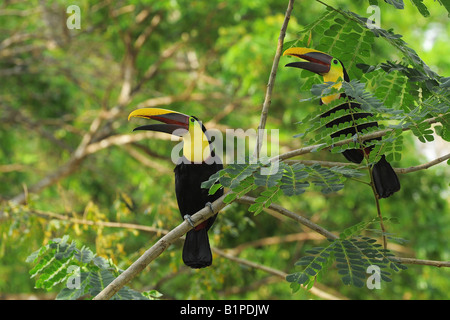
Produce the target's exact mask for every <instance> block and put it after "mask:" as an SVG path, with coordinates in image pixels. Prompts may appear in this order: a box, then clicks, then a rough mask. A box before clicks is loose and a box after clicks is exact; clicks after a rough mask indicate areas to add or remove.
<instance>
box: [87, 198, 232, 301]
mask: <svg viewBox="0 0 450 320" xmlns="http://www.w3.org/2000/svg"><path fill="white" fill-rule="evenodd" d="M225 196H226V194H224V195H223V196H222V197H220V198H219V199H217V200H216V201H214V202H213V203H212V205H211V208H212V210H210V208H209V207H205V208H203V209H201V210H200V211H198V212H196V213H195V214H193V215H192V216H191V220H192V222H193V223H194V225H195V226H196V225H198V224H200V223H201V222H203V221H205V220H206V219H208V218H210V217H212V216H213V215H214V214H216V213H218V212H219V211H220V210H222V209H223V208H225V206H226V205H225V203H224V202H223V199H225ZM191 229H192V226H191V225H190V224H189V223H188V222H187V221H183V222H182V223H181V224H180V225H178V226H177V227H175V228H174V229H172V230H171V231H170V232H169V233H167V234H166V235H165V236H163V237H162V238H161V239H160V240H159V241H158V242H156V243H155V244H154V245H153V246H152V247H151V248H150V249H148V250H147V251H146V252H145V253H144V254H143V255H142V256H141V257H140V258H139V259H138V260H136V261H135V262H134V263H133V264H132V265H131V266H130V267H129V268H128V269H127V270H125V271H124V272H123V273H121V274H120V275H119V276H118V277H117V278H116V279H114V281H112V282H111V283H110V284H109V285H108V286H107V287H106V288H105V289H104V290H102V291H101V292H100V293H99V294H98V295H97V296H95V297H94V300H107V299H110V298H111V297H112V296H113V295H114V294H116V292H118V291H119V290H120V289H121V288H122V287H123V286H124V285H126V284H127V283H128V282H129V281H130V280H131V279H133V278H134V277H135V276H136V275H137V274H139V273H140V272H141V271H142V270H144V269H145V267H147V265H148V264H149V263H150V262H152V261H153V260H155V259H156V258H157V257H158V256H159V255H160V254H161V253H162V252H164V251H165V250H166V249H167V248H168V247H169V246H170V245H171V244H172V243H173V242H174V241H176V240H177V239H179V238H180V237H181V236H183V235H184V234H185V233H187V232H188V231H189V230H191Z"/></svg>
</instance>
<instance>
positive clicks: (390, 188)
mask: <svg viewBox="0 0 450 320" xmlns="http://www.w3.org/2000/svg"><path fill="white" fill-rule="evenodd" d="M372 176H373V182H374V184H375V189H376V190H377V193H378V196H379V197H380V198H387V197H389V196H391V195H392V194H393V193H394V192H397V191H398V190H400V182H399V181H398V177H397V175H396V174H395V172H394V169H392V167H391V165H390V164H389V162H387V161H386V158H385V156H384V155H383V156H382V157H381V160H380V161H378V163H376V164H374V166H373V168H372Z"/></svg>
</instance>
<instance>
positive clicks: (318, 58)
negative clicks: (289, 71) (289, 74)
mask: <svg viewBox="0 0 450 320" xmlns="http://www.w3.org/2000/svg"><path fill="white" fill-rule="evenodd" d="M283 56H294V57H297V58H300V59H303V60H307V61H309V62H291V63H288V64H287V65H286V67H294V68H300V69H305V70H309V71H312V72H314V73H317V74H320V75H323V74H325V73H328V72H329V71H330V66H331V60H333V57H332V56H330V55H328V54H326V53H323V52H320V51H317V50H314V49H309V48H295V47H294V48H289V49H287V50H286V51H284V53H283Z"/></svg>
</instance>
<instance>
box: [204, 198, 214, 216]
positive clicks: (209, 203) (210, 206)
mask: <svg viewBox="0 0 450 320" xmlns="http://www.w3.org/2000/svg"><path fill="white" fill-rule="evenodd" d="M205 207H208V208H209V210H211V212H212V213H214V209H213V206H212V203H211V202H209V201H208V202H207V203H205Z"/></svg>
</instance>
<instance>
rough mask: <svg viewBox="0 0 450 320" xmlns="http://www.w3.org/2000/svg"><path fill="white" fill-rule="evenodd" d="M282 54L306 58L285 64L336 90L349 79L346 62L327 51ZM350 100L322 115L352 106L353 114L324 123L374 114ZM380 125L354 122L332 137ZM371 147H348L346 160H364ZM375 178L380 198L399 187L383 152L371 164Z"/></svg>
mask: <svg viewBox="0 0 450 320" xmlns="http://www.w3.org/2000/svg"><path fill="white" fill-rule="evenodd" d="M283 56H293V57H297V58H300V59H303V60H306V61H296V62H291V63H288V64H286V67H294V68H300V69H304V70H308V71H311V72H314V73H316V74H319V75H321V76H322V77H323V81H324V82H335V84H334V85H333V86H332V87H334V88H336V89H340V88H341V87H342V81H346V82H349V81H350V78H349V76H348V73H347V71H346V70H345V67H344V64H343V63H342V62H341V61H340V60H339V59H337V58H334V57H332V56H330V55H329V54H326V53H324V52H321V51H318V50H314V49H310V48H298V47H292V48H289V49H287V50H286V51H284V53H283ZM344 97H346V95H345V93H335V94H330V95H328V96H325V97H322V98H321V99H320V104H329V103H330V102H332V101H334V100H336V99H340V98H344ZM348 99H349V100H350V102H346V103H343V104H340V105H338V106H336V107H334V108H332V109H331V110H328V111H327V112H325V113H323V114H321V115H320V116H321V117H328V116H330V115H332V114H333V113H335V112H337V111H339V110H343V109H351V110H352V114H347V115H344V116H342V117H339V118H337V119H334V120H332V121H330V122H329V123H327V124H326V125H325V126H326V127H328V128H332V127H333V126H335V125H338V124H340V123H344V122H350V123H352V121H353V120H355V119H361V118H366V117H368V116H371V115H372V114H371V113H368V112H363V111H362V110H361V105H360V104H358V103H356V102H354V101H352V100H354V99H352V97H348ZM377 126H378V123H377V122H376V121H373V122H368V123H363V124H359V125H355V124H354V122H353V125H351V126H350V127H349V128H345V129H342V130H339V131H337V132H335V133H333V134H332V135H331V137H332V138H334V137H339V136H340V135H342V134H345V135H347V134H349V133H351V134H352V136H354V135H355V134H356V133H357V132H361V131H362V130H364V129H367V128H370V127H377ZM372 149H373V146H369V147H365V148H362V149H350V150H345V151H344V152H343V155H344V156H345V158H346V159H347V160H349V161H351V162H354V163H361V161H362V160H363V159H364V157H365V156H366V155H368V154H369V153H370V151H371V150H372ZM372 178H373V184H374V186H375V189H376V192H377V195H378V198H387V197H389V196H391V195H392V194H393V193H395V192H397V191H398V190H400V182H399V180H398V177H397V175H396V174H395V171H394V170H393V169H392V166H391V165H390V164H389V162H388V161H387V160H386V157H385V156H384V155H382V156H381V159H380V160H379V161H378V162H377V163H375V164H374V165H373V166H372Z"/></svg>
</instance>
